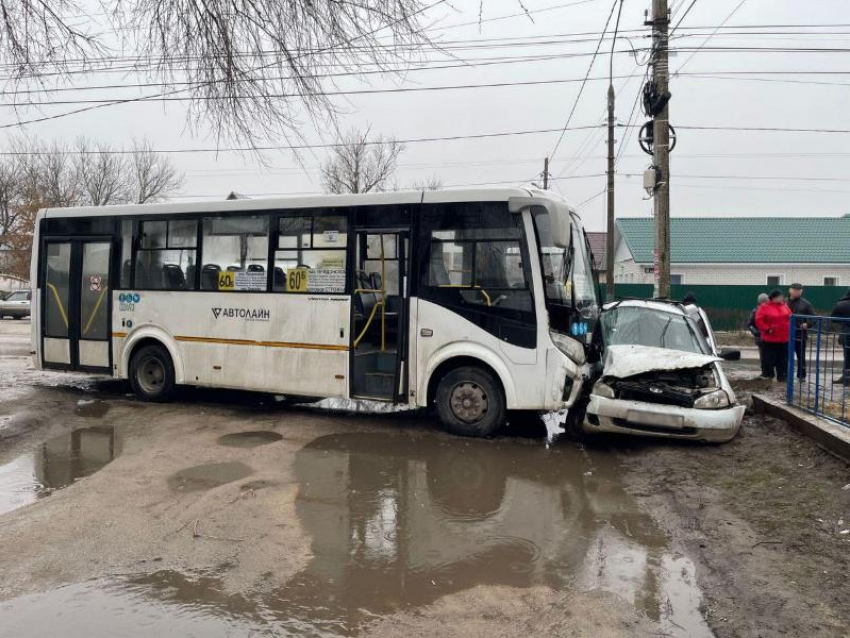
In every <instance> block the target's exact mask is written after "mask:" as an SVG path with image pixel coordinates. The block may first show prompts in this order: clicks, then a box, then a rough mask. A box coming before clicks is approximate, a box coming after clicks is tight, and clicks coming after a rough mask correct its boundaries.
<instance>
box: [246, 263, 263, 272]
mask: <svg viewBox="0 0 850 638" xmlns="http://www.w3.org/2000/svg"><path fill="white" fill-rule="evenodd" d="M248 272H266V269H265V267H264V266H262V265H260V264H248Z"/></svg>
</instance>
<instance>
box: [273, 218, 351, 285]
mask: <svg viewBox="0 0 850 638" xmlns="http://www.w3.org/2000/svg"><path fill="white" fill-rule="evenodd" d="M299 213H300V214H298V215H297V216H286V217H281V218H280V219H279V220H278V234H277V245H276V246H275V253H274V265H273V268H274V271H273V273H272V290H274V291H276V292H288V293H343V292H345V283H346V258H347V254H348V252H347V249H348V217H346V216H344V215H323V214H316V215H309V216H308V215H304V214H303V212H301V211H299Z"/></svg>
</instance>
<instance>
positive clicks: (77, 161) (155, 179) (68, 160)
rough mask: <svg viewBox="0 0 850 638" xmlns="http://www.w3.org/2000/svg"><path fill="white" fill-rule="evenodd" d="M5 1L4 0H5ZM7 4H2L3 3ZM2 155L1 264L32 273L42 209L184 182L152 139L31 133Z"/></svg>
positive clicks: (161, 190) (134, 195)
mask: <svg viewBox="0 0 850 638" xmlns="http://www.w3.org/2000/svg"><path fill="white" fill-rule="evenodd" d="M0 2H2V0H0ZM0 9H2V6H0ZM11 146H12V150H13V154H12V155H11V156H8V158H7V159H3V160H0V248H2V249H3V255H4V256H5V258H4V259H3V263H0V269H2V270H3V271H5V272H8V273H10V274H14V275H18V276H20V277H27V276H28V270H29V259H30V253H31V246H32V235H33V230H34V226H35V217H36V214H37V212H38V210H39V209H40V208H45V207H58V206H77V205H92V206H104V205H107V204H128V203H141V204H144V203H146V202H154V201H161V200H163V199H165V198H166V197H168V195H169V194H171V193H172V192H173V191H174V190H176V189H178V188H179V187H180V185H181V183H182V176H181V175H180V174H179V173H178V172H177V170H176V169H175V168H174V166H173V165H172V164H171V162H170V161H169V159H168V158H167V157H165V156H164V155H162V154H160V153H157V152H156V151H154V150H153V149H152V148H151V145H150V143H149V142H148V141H146V140H143V141H140V142H134V143H133V146H132V148H131V149H130V150H129V151H127V150H125V149H122V148H115V147H112V146H109V145H107V144H102V143H98V142H92V141H90V140H87V139H84V138H81V139H79V140H78V141H77V144H76V146H75V147H74V148H69V147H68V146H66V145H64V144H62V143H59V142H51V143H44V142H40V141H38V140H34V139H30V138H23V137H22V138H17V139H14V140H12V144H11Z"/></svg>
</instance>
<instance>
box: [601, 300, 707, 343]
mask: <svg viewBox="0 0 850 638" xmlns="http://www.w3.org/2000/svg"><path fill="white" fill-rule="evenodd" d="M602 339H603V340H604V342H605V345H606V346H622V345H637V346H650V347H653V348H667V349H668V350H683V351H685V352H695V353H698V354H706V353H707V352H708V350H707V349H706V345H705V344H704V342H703V341H702V340H701V339H700V338H699V337H698V336H697V334H696V331H695V330H694V329H693V327H692V326H691V323H690V321H689V320H688V319H687V318H686V317H684V316H683V315H680V314H676V313H672V312H664V311H660V310H654V309H652V308H643V307H635V306H615V307H614V308H611V309H610V310H606V311H605V312H603V313H602Z"/></svg>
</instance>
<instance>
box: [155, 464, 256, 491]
mask: <svg viewBox="0 0 850 638" xmlns="http://www.w3.org/2000/svg"><path fill="white" fill-rule="evenodd" d="M253 473H254V470H252V469H251V468H250V467H248V466H247V465H245V464H244V463H239V462H238V461H228V462H224V463H205V464H204V465H196V466H194V467H187V468H186V469H185V470H180V471H179V472H176V473H175V474H173V475H171V476H170V477H168V487H170V488H171V489H172V490H181V491H184V492H198V491H201V490H211V489H213V488H214V487H218V486H219V485H225V484H227V483H232V482H233V481H238V480H239V479H243V478H245V477H246V476H250V475H251V474H253Z"/></svg>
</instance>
